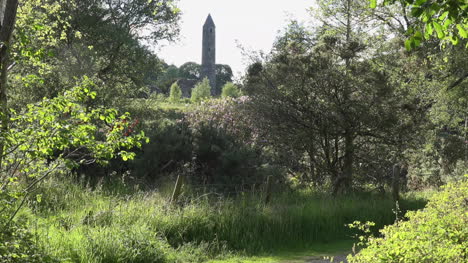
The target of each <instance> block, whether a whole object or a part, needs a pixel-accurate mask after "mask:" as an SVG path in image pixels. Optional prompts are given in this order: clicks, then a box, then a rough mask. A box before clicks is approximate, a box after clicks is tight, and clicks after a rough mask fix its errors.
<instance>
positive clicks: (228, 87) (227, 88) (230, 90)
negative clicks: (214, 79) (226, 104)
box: [221, 82, 241, 98]
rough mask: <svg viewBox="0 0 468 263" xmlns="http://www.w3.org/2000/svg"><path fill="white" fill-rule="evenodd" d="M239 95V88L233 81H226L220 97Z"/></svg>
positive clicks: (235, 96)
mask: <svg viewBox="0 0 468 263" xmlns="http://www.w3.org/2000/svg"><path fill="white" fill-rule="evenodd" d="M240 96H241V92H240V90H239V87H237V86H236V85H235V84H234V83H232V82H228V83H226V84H224V86H223V91H222V93H221V97H223V98H226V97H231V98H237V97H240Z"/></svg>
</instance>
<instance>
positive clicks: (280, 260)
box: [208, 240, 353, 263]
mask: <svg viewBox="0 0 468 263" xmlns="http://www.w3.org/2000/svg"><path fill="white" fill-rule="evenodd" d="M352 244H353V241H350V240H344V241H336V242H332V243H320V244H316V245H312V246H311V247H310V248H308V249H296V250H294V249H292V250H287V251H276V252H274V253H271V254H270V255H262V256H253V257H232V258H229V259H223V260H212V261H209V262H208V263H325V262H329V261H326V260H323V258H324V257H331V256H337V255H339V256H337V258H335V259H334V261H333V262H340V261H341V260H343V257H345V255H347V254H348V253H349V251H350V248H351V247H352Z"/></svg>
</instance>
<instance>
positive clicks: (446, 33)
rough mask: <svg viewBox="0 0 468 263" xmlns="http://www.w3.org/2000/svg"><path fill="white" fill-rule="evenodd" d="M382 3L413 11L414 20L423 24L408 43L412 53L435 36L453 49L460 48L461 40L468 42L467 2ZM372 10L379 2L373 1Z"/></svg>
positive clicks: (413, 29)
mask: <svg viewBox="0 0 468 263" xmlns="http://www.w3.org/2000/svg"><path fill="white" fill-rule="evenodd" d="M382 2H383V5H388V4H395V3H396V2H398V4H400V5H402V8H403V9H406V7H409V9H410V13H411V16H413V17H415V18H417V19H418V20H419V22H420V24H419V25H418V24H416V25H414V26H413V27H410V28H409V30H408V33H409V34H410V35H411V37H410V38H409V39H408V40H407V41H406V43H405V45H406V48H407V49H408V50H409V49H411V48H414V47H417V46H419V45H420V43H421V41H422V40H423V38H425V39H430V38H431V37H433V36H434V35H435V36H437V38H438V39H442V40H446V41H450V42H451V43H452V44H453V45H457V44H458V43H459V41H460V39H466V38H468V5H467V3H466V1H465V0H453V1H442V0H435V1H428V0H403V1H396V0H384V1H382ZM370 6H371V7H372V8H376V7H377V0H370ZM405 15H406V14H405ZM467 47H468V44H467Z"/></svg>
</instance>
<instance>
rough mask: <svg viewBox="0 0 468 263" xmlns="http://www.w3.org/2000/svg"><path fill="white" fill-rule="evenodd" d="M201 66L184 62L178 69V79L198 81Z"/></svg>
mask: <svg viewBox="0 0 468 263" xmlns="http://www.w3.org/2000/svg"><path fill="white" fill-rule="evenodd" d="M200 72H201V66H200V64H197V63H195V62H186V63H184V64H183V65H182V66H180V67H179V77H180V78H184V79H191V80H199V79H200V76H201V73H200Z"/></svg>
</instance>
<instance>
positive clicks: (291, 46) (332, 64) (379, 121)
mask: <svg viewBox="0 0 468 263" xmlns="http://www.w3.org/2000/svg"><path fill="white" fill-rule="evenodd" d="M363 3H364V2H363V1H361V2H356V1H347V0H346V1H340V2H333V5H326V6H323V8H324V11H326V13H325V14H326V16H324V17H323V18H322V19H323V20H324V25H323V26H322V27H320V28H319V29H318V30H317V31H316V32H317V33H316V34H312V33H309V32H310V31H309V30H308V29H307V28H305V27H303V26H301V25H300V24H299V23H296V22H292V23H291V25H290V26H289V27H288V28H287V30H286V32H285V33H284V34H283V35H282V36H281V37H280V38H279V39H278V40H277V42H276V44H275V46H274V49H273V50H272V51H271V53H270V54H269V55H268V56H267V57H265V58H264V59H263V60H259V62H257V63H255V64H253V65H252V66H251V67H249V75H248V77H247V79H246V82H245V83H244V87H245V90H246V91H247V92H248V94H249V95H250V96H251V97H252V101H253V103H252V104H253V105H255V110H254V114H258V115H259V116H257V117H256V118H254V119H257V120H259V121H258V123H259V125H263V126H265V129H268V130H269V131H271V132H270V134H269V136H272V138H270V139H269V140H270V141H272V142H273V143H274V144H276V145H277V147H276V149H277V151H278V153H281V151H284V152H285V153H283V154H282V155H281V156H296V157H297V158H296V157H295V158H296V159H298V160H297V161H295V160H291V164H290V167H293V169H295V168H294V167H298V168H297V169H299V168H300V169H304V170H306V171H307V173H308V174H309V175H310V176H309V178H310V179H312V180H313V181H314V182H315V183H317V184H320V183H323V182H326V181H327V180H330V181H331V183H332V185H333V192H335V193H337V192H339V191H343V190H344V191H348V190H350V189H351V187H352V186H353V184H354V183H357V182H359V181H361V182H376V183H380V182H379V181H383V178H382V177H383V175H385V174H388V170H389V169H390V167H392V166H393V164H394V163H396V162H399V161H401V159H402V156H401V155H400V153H401V152H403V151H404V150H405V149H407V148H405V147H411V146H412V144H411V143H410V141H411V138H412V137H415V136H414V133H415V132H416V131H417V130H418V127H419V126H418V125H419V124H420V123H421V122H423V121H424V120H425V118H424V112H423V113H421V112H420V110H419V106H420V105H419V103H418V102H417V101H416V100H415V101H414V102H413V101H412V100H411V99H412V98H411V96H408V95H407V94H408V89H407V86H402V85H401V82H404V78H405V77H403V80H402V76H405V75H401V74H400V73H401V72H400V71H395V69H396V68H394V67H393V65H392V64H391V63H390V62H389V61H390V57H389V54H392V55H393V54H396V53H397V52H393V53H392V51H391V50H390V51H388V53H386V52H385V53H384V52H382V50H380V49H377V48H374V47H373V46H372V45H373V44H374V43H375V45H376V46H379V47H380V46H381V45H382V43H380V42H379V41H378V40H377V39H379V38H372V36H370V35H367V34H365V33H364V32H366V31H367V29H368V28H367V25H370V23H369V19H370V18H369V16H368V14H367V13H366V12H364V11H363V10H365V8H361V7H362V6H363V5H362V4H363ZM329 17H330V18H329ZM343 25H344V26H343ZM380 39H381V38H380ZM384 58H388V59H389V61H386V62H383V61H384V60H383V59H384ZM401 62H402V61H401ZM385 63H387V64H388V65H389V66H387V64H385ZM384 65H385V66H384ZM390 66H391V67H390ZM394 71H395V72H394ZM397 72H398V73H397ZM396 74H399V75H398V76H397V75H396ZM394 77H395V78H397V77H398V78H399V81H401V82H397V81H394V79H393V78H394ZM407 104H412V105H411V107H410V109H408V108H407V106H405V105H407ZM412 107H414V108H412ZM370 153H372V154H370ZM374 159H376V160H377V159H378V161H375V162H374ZM358 163H359V165H358ZM303 165H305V166H308V167H305V168H301V167H302V166H303ZM374 178H376V179H374Z"/></svg>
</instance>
